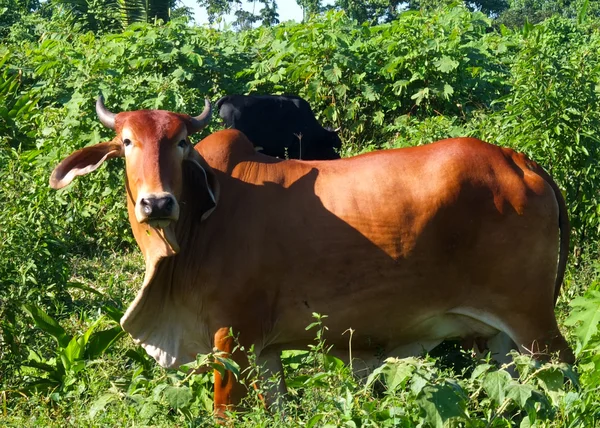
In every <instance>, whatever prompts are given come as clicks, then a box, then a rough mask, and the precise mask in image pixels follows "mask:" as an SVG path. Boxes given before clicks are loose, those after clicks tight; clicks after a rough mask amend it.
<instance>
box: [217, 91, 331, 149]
mask: <svg viewBox="0 0 600 428" xmlns="http://www.w3.org/2000/svg"><path fill="white" fill-rule="evenodd" d="M216 105H217V109H218V110H219V116H221V118H222V119H223V121H224V123H225V125H226V126H228V127H230V128H234V129H238V130H240V131H242V132H243V133H244V134H246V135H247V136H248V138H249V139H250V141H252V143H253V144H254V146H255V147H261V148H262V152H263V153H265V154H267V155H270V156H276V157H280V158H284V157H288V158H290V159H307V160H310V159H336V158H339V155H338V154H337V153H336V151H335V149H339V148H340V146H341V141H340V139H339V137H338V136H337V134H336V133H335V132H334V131H328V130H326V129H324V128H323V127H321V125H320V124H319V123H318V122H317V120H316V119H315V117H314V114H313V112H312V109H311V108H310V105H309V104H308V102H307V101H306V100H304V99H302V98H300V97H298V96H296V95H282V96H280V95H227V96H225V97H223V98H221V99H220V100H218V101H217V104H216Z"/></svg>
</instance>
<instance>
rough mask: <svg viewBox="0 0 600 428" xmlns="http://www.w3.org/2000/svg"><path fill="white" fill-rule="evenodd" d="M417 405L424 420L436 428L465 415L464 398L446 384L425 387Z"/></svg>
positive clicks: (441, 427)
mask: <svg viewBox="0 0 600 428" xmlns="http://www.w3.org/2000/svg"><path fill="white" fill-rule="evenodd" d="M417 403H418V404H419V406H420V407H421V409H423V410H424V411H425V420H426V421H427V422H429V424H431V425H432V426H434V427H436V428H443V427H444V422H446V421H447V420H448V419H450V418H452V417H458V416H464V415H465V407H466V400H465V397H464V396H463V395H462V394H458V393H457V391H456V390H455V388H453V387H452V386H450V385H448V384H443V385H428V386H426V387H425V388H423V391H422V393H421V395H420V396H419V398H417Z"/></svg>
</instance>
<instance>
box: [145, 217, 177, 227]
mask: <svg viewBox="0 0 600 428" xmlns="http://www.w3.org/2000/svg"><path fill="white" fill-rule="evenodd" d="M173 222H174V220H173V219H172V218H153V219H148V220H147V223H148V225H149V226H150V227H153V228H154V229H165V228H167V227H169V225H170V224H171V223H173Z"/></svg>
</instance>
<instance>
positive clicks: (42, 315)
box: [23, 305, 71, 348]
mask: <svg viewBox="0 0 600 428" xmlns="http://www.w3.org/2000/svg"><path fill="white" fill-rule="evenodd" d="M23 309H24V310H25V312H27V313H28V314H29V315H31V317H32V318H33V321H34V323H35V325H36V326H37V327H39V328H40V329H42V330H43V331H44V332H46V333H48V334H50V335H51V336H53V337H54V338H55V339H56V341H57V342H58V344H59V346H60V347H62V348H64V347H66V346H68V345H69V342H70V341H71V337H70V336H69V335H68V334H67V332H66V331H65V329H64V328H62V327H61V326H60V324H59V323H58V322H56V320H54V319H53V318H52V317H51V316H50V315H48V314H47V313H46V312H44V311H43V310H42V309H40V308H38V307H37V306H35V305H23Z"/></svg>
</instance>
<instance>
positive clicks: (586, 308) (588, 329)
mask: <svg viewBox="0 0 600 428" xmlns="http://www.w3.org/2000/svg"><path fill="white" fill-rule="evenodd" d="M569 306H571V308H572V309H573V310H572V312H571V315H569V317H568V318H567V319H566V320H565V324H566V325H568V326H570V327H575V335H576V336H577V339H578V341H577V349H576V351H575V353H576V355H579V354H580V353H581V351H583V350H584V349H586V347H587V345H588V343H589V342H590V340H591V339H592V338H593V337H594V336H595V335H596V334H598V332H599V331H600V291H595V290H590V291H589V292H588V293H586V295H585V296H582V297H577V298H575V299H574V300H573V301H571V303H569Z"/></svg>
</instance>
